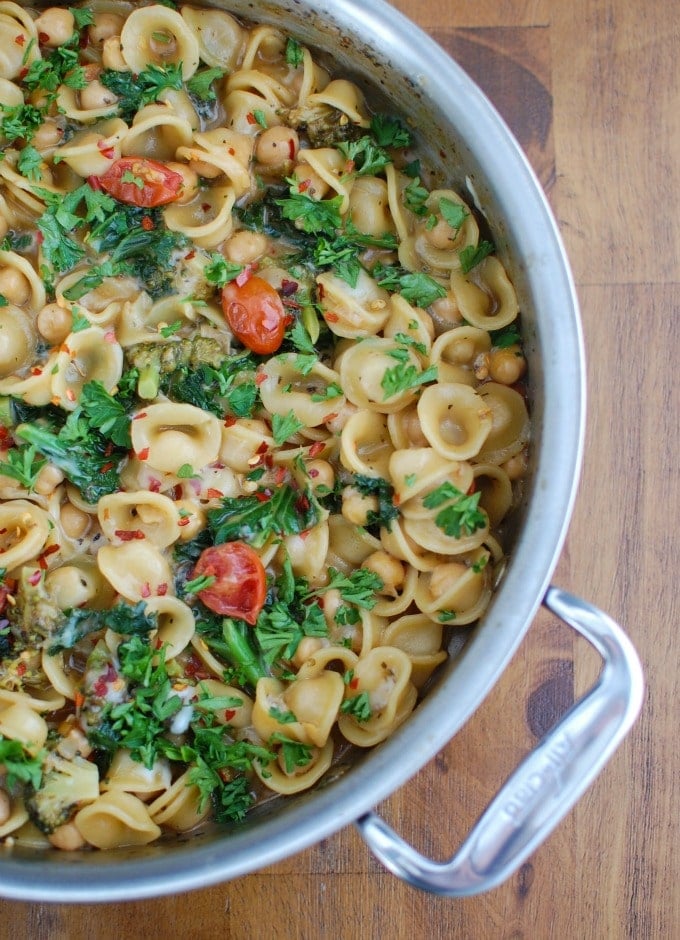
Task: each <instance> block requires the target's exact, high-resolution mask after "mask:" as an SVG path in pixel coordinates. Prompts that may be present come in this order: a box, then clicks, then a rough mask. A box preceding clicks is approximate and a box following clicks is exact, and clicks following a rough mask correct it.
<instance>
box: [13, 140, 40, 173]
mask: <svg viewBox="0 0 680 940" xmlns="http://www.w3.org/2000/svg"><path fill="white" fill-rule="evenodd" d="M42 162H43V159H42V155H41V154H40V153H39V152H38V151H37V150H36V149H35V147H33V146H31V144H27V146H26V147H24V148H23V150H20V151H19V159H18V160H17V169H18V170H19V172H20V173H21V175H22V176H25V177H26V179H29V180H33V182H35V181H36V180H39V179H40V177H41V175H42V174H41V172H40V168H41V165H42Z"/></svg>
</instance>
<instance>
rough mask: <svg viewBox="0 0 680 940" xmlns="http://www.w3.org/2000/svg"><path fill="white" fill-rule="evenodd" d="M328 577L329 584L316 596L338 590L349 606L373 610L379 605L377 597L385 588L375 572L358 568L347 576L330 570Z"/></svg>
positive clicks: (319, 589) (318, 589) (317, 592)
mask: <svg viewBox="0 0 680 940" xmlns="http://www.w3.org/2000/svg"><path fill="white" fill-rule="evenodd" d="M328 575H329V580H328V584H326V585H324V586H323V587H321V588H317V589H316V590H315V591H314V594H315V595H321V594H325V593H326V591H331V590H337V591H339V592H340V597H342V599H343V600H344V601H347V603H348V604H356V606H357V607H361V608H363V609H364V610H372V609H373V608H374V607H375V605H376V604H377V602H378V598H377V597H376V596H375V595H376V592H377V591H379V590H380V589H381V588H382V587H383V581H382V579H381V578H380V577H379V576H378V575H377V574H376V573H375V572H374V571H369V570H368V568H357V570H356V571H353V572H352V573H351V574H349V575H345V574H343V573H342V571H338V570H337V569H336V568H329V569H328Z"/></svg>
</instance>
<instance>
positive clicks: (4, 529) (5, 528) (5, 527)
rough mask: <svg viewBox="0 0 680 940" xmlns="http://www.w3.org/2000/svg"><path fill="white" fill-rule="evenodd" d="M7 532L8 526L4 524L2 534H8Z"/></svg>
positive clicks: (0, 531)
mask: <svg viewBox="0 0 680 940" xmlns="http://www.w3.org/2000/svg"><path fill="white" fill-rule="evenodd" d="M6 534H7V526H4V527H3V528H2V529H0V535H6Z"/></svg>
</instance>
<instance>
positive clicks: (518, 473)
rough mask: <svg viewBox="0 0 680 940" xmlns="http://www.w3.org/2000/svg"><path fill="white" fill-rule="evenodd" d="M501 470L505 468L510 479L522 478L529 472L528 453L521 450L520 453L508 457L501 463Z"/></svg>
mask: <svg viewBox="0 0 680 940" xmlns="http://www.w3.org/2000/svg"><path fill="white" fill-rule="evenodd" d="M501 470H505V472H506V473H507V475H508V478H509V479H510V480H521V479H522V477H523V476H524V475H525V474H526V472H527V455H526V452H525V451H523V450H521V451H520V452H519V453H518V454H514V455H513V456H512V457H508V459H507V460H506V461H505V463H502V464H501Z"/></svg>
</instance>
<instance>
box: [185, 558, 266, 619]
mask: <svg viewBox="0 0 680 940" xmlns="http://www.w3.org/2000/svg"><path fill="white" fill-rule="evenodd" d="M201 575H207V576H208V577H210V575H213V576H214V577H215V579H216V580H215V581H214V582H213V583H212V584H211V585H210V587H207V588H205V589H204V590H203V591H199V592H198V594H197V597H198V598H199V599H200V600H201V601H203V603H204V604H205V606H206V607H209V608H210V610H213V611H214V612H215V613H216V614H222V615H223V616H224V617H238V618H239V619H240V620H245V621H246V623H249V624H251V625H254V624H255V621H256V620H257V615H258V614H259V613H260V611H261V610H262V608H263V606H264V601H265V597H266V596H267V586H266V576H265V571H264V567H263V565H262V562H261V561H260V556H259V555H258V554H257V552H256V551H255V550H254V549H252V548H251V547H250V546H249V545H246V544H245V542H225V543H224V545H214V546H212V547H211V548H206V549H205V550H204V551H203V552H201V554H200V555H199V558H198V561H197V562H196V567H195V568H194V571H193V574H192V576H191V577H192V579H193V578H198V577H200V576H201Z"/></svg>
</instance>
